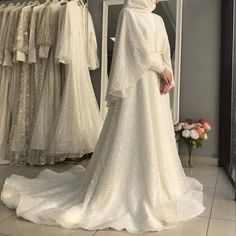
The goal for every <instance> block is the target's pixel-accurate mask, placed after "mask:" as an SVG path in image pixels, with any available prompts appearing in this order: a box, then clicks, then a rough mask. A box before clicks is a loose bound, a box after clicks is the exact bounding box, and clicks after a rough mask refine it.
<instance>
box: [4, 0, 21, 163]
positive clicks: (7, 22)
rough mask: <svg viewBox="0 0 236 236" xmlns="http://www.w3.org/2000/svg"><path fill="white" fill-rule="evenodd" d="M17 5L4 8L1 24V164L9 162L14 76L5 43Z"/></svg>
mask: <svg viewBox="0 0 236 236" xmlns="http://www.w3.org/2000/svg"><path fill="white" fill-rule="evenodd" d="M17 6H18V5H17ZM17 6H15V5H14V4H10V5H9V6H8V7H6V8H5V9H4V12H3V14H2V21H1V25H0V33H1V40H0V65H1V66H0V67H1V71H0V76H1V79H0V94H1V99H0V114H1V116H0V164H6V163H9V161H8V160H7V159H8V154H9V146H8V137H9V130H10V106H9V88H10V81H11V77H12V68H11V67H9V64H8V63H5V66H3V62H4V51H5V44H6V43H7V42H8V38H9V32H10V28H11V27H12V17H9V15H11V16H12V15H13V9H14V8H16V7H17ZM7 61H9V58H6V62H7Z"/></svg>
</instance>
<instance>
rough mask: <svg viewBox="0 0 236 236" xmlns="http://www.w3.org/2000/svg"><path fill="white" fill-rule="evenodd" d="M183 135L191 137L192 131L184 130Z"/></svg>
mask: <svg viewBox="0 0 236 236" xmlns="http://www.w3.org/2000/svg"><path fill="white" fill-rule="evenodd" d="M182 136H183V137H185V138H189V137H190V131H189V130H188V129H185V130H183V132H182Z"/></svg>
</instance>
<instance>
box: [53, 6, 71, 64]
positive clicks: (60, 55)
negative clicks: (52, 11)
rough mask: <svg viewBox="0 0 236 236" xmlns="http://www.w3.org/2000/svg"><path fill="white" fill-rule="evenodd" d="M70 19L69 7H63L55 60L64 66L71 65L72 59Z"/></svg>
mask: <svg viewBox="0 0 236 236" xmlns="http://www.w3.org/2000/svg"><path fill="white" fill-rule="evenodd" d="M69 23H70V19H69V14H68V9H67V5H65V6H63V7H62V8H61V9H60V12H59V24H58V34H57V38H58V40H57V45H56V53H55V58H56V61H57V62H59V63H63V64H69V63H70V61H71V58H70V44H69V42H70V37H71V32H70V27H69Z"/></svg>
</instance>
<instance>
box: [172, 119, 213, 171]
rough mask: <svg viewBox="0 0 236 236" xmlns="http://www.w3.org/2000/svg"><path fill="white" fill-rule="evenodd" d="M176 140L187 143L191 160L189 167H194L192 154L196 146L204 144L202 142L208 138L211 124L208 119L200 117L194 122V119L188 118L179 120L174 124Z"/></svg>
mask: <svg viewBox="0 0 236 236" xmlns="http://www.w3.org/2000/svg"><path fill="white" fill-rule="evenodd" d="M174 129H175V135H176V142H178V143H184V144H186V145H187V148H188V154H189V161H188V167H193V165H192V163H191V155H192V151H193V149H194V148H199V147H201V146H202V142H203V141H205V140H207V139H208V133H209V132H210V130H211V125H210V124H209V122H208V121H207V120H203V119H199V120H198V122H194V121H193V120H192V119H186V120H185V122H177V123H175V124H174Z"/></svg>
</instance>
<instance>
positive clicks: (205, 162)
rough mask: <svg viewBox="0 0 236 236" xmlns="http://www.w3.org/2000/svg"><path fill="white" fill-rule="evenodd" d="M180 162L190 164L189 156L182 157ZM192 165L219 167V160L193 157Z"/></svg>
mask: <svg viewBox="0 0 236 236" xmlns="http://www.w3.org/2000/svg"><path fill="white" fill-rule="evenodd" d="M180 160H181V162H182V164H186V163H187V162H188V156H186V155H180ZM192 163H193V165H194V164H199V165H207V166H214V167H217V166H218V159H217V158H213V157H208V156H192Z"/></svg>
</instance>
